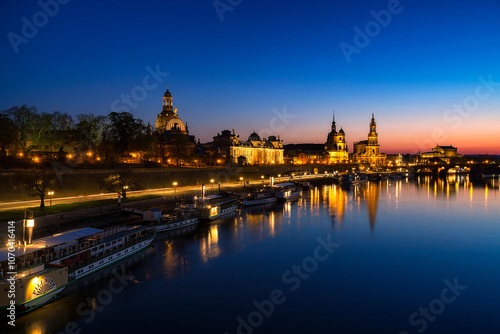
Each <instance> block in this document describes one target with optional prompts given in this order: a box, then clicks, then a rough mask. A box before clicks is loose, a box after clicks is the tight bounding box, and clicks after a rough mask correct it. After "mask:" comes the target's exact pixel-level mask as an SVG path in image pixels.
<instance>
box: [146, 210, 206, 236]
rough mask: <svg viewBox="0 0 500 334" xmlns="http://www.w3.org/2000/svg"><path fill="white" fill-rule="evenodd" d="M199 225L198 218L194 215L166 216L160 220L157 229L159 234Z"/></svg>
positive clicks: (156, 225)
mask: <svg viewBox="0 0 500 334" xmlns="http://www.w3.org/2000/svg"><path fill="white" fill-rule="evenodd" d="M198 223H199V219H198V217H196V216H193V215H182V214H177V215H164V216H162V217H161V218H160V219H159V220H158V222H157V223H156V224H155V227H156V230H157V231H158V232H166V231H172V230H176V229H179V228H183V227H187V226H191V225H196V224H198Z"/></svg>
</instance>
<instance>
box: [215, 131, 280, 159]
mask: <svg viewBox="0 0 500 334" xmlns="http://www.w3.org/2000/svg"><path fill="white" fill-rule="evenodd" d="M214 145H215V146H216V147H217V148H218V149H220V150H221V151H222V152H223V154H224V155H225V156H226V159H227V160H228V162H230V163H234V164H248V165H273V164H283V162H284V158H283V152H284V149H283V141H282V140H280V138H279V137H278V138H276V137H275V136H269V137H268V138H267V139H265V138H261V137H260V136H259V135H258V134H257V133H256V132H253V133H252V134H251V135H250V136H249V137H248V140H247V141H241V140H240V136H239V135H236V133H235V132H234V129H233V132H232V133H231V131H229V130H224V131H222V133H219V134H217V136H215V137H214Z"/></svg>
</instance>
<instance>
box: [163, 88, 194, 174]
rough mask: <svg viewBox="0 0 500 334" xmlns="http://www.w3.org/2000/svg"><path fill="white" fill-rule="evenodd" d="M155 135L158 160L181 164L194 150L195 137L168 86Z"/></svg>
mask: <svg viewBox="0 0 500 334" xmlns="http://www.w3.org/2000/svg"><path fill="white" fill-rule="evenodd" d="M155 135H156V137H157V138H156V139H157V140H156V147H155V156H156V160H157V161H160V162H167V163H171V164H177V165H181V164H182V163H185V162H187V161H188V160H189V157H190V155H192V153H193V151H194V146H195V139H194V136H190V135H189V129H188V126H187V123H186V124H185V123H184V122H183V121H182V120H181V119H180V118H179V115H178V113H177V108H174V106H173V98H172V94H171V93H170V91H169V90H168V88H167V91H166V92H165V94H164V95H163V110H162V112H161V113H159V114H158V115H157V118H156V123H155Z"/></svg>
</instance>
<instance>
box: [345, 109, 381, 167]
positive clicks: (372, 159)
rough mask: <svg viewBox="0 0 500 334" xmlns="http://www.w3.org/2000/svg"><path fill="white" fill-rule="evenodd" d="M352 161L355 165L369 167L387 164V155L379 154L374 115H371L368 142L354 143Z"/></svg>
mask: <svg viewBox="0 0 500 334" xmlns="http://www.w3.org/2000/svg"><path fill="white" fill-rule="evenodd" d="M352 157H353V160H354V162H355V163H357V164H369V165H370V166H373V167H377V166H385V165H386V164H387V155H385V154H383V153H380V145H379V143H378V133H377V123H376V122H375V115H374V114H372V119H371V122H370V132H369V133H368V140H362V141H359V142H357V143H354V153H353V155H352Z"/></svg>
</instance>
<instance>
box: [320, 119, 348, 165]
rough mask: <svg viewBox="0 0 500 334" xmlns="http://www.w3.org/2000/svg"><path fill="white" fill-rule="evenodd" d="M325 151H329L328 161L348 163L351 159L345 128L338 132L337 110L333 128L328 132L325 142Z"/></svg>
mask: <svg viewBox="0 0 500 334" xmlns="http://www.w3.org/2000/svg"><path fill="white" fill-rule="evenodd" d="M325 151H326V152H328V155H329V159H328V163H335V164H338V163H347V162H348V161H349V150H348V149H347V143H346V140H345V132H344V129H342V128H340V131H339V132H337V125H336V123H335V112H334V113H333V122H332V130H331V131H330V133H329V134H328V137H327V139H326V144H325Z"/></svg>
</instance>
